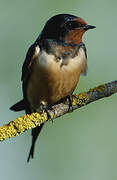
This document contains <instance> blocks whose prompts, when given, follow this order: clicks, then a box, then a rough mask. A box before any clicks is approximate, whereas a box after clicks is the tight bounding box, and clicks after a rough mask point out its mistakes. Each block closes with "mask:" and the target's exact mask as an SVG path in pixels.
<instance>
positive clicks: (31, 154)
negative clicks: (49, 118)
mask: <svg viewBox="0 0 117 180" xmlns="http://www.w3.org/2000/svg"><path fill="white" fill-rule="evenodd" d="M43 125H44V124H41V125H40V126H38V127H36V128H34V129H32V144H31V147H30V151H29V154H28V159H27V162H29V161H30V158H32V159H33V158H34V150H35V143H36V140H37V138H38V135H39V133H40V131H41V129H42V127H43Z"/></svg>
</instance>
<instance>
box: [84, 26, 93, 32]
mask: <svg viewBox="0 0 117 180" xmlns="http://www.w3.org/2000/svg"><path fill="white" fill-rule="evenodd" d="M94 28H96V27H95V26H92V25H85V26H84V27H83V29H84V30H86V31H87V30H89V29H94Z"/></svg>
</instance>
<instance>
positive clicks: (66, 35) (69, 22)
mask: <svg viewBox="0 0 117 180" xmlns="http://www.w3.org/2000/svg"><path fill="white" fill-rule="evenodd" d="M93 28H95V26H91V25H88V24H87V23H86V22H85V21H84V20H83V19H82V18H80V17H77V16H73V15H70V14H58V15H56V16H53V17H52V18H50V19H49V20H48V21H47V23H46V24H45V26H44V29H43V31H42V33H41V37H40V38H42V39H43V38H47V39H55V40H59V41H63V42H66V43H74V44H79V43H80V42H82V36H83V34H84V32H86V31H87V30H89V29H93Z"/></svg>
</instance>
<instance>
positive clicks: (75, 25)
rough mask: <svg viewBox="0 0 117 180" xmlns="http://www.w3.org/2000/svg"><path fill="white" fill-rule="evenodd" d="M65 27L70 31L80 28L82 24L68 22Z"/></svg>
mask: <svg viewBox="0 0 117 180" xmlns="http://www.w3.org/2000/svg"><path fill="white" fill-rule="evenodd" d="M66 27H67V28H68V29H70V30H72V29H75V28H79V27H82V24H81V23H79V22H77V21H68V22H67V24H66Z"/></svg>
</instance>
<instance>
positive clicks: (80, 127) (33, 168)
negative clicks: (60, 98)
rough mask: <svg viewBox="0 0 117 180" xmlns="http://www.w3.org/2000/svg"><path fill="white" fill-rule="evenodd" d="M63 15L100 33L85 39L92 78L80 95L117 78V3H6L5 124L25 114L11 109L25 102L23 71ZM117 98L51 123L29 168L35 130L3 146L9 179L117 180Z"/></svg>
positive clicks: (0, 158)
mask: <svg viewBox="0 0 117 180" xmlns="http://www.w3.org/2000/svg"><path fill="white" fill-rule="evenodd" d="M58 13H71V14H73V15H76V16H80V17H83V18H84V19H85V20H86V21H87V22H88V23H89V24H92V25H95V26H96V27H97V28H96V29H94V30H90V31H88V32H87V33H86V34H85V35H84V38H83V41H84V43H85V44H86V47H87V52H88V75H87V76H86V77H84V76H81V78H80V82H79V85H78V87H77V89H76V92H81V91H85V90H88V89H89V88H93V87H95V86H97V85H99V84H103V83H105V82H109V81H111V80H115V79H116V78H117V73H116V71H117V44H116V42H117V1H115V0H111V1H110V0H98V1H95V0H82V1H81V0H71V2H70V1H65V0H62V1H61V0H59V1H55V0H48V1H47V0H25V1H24V0H20V1H18V0H10V1H9V0H0V117H1V118H0V125H3V124H5V123H7V122H9V121H11V120H12V119H14V118H16V117H18V116H20V115H22V114H24V112H20V113H14V112H11V111H10V110H9V107H10V106H11V105H12V104H13V103H15V102H16V101H17V100H20V99H21V98H22V90H21V81H20V77H21V67H22V64H23V61H24V58H25V54H26V52H27V49H28V47H29V46H30V45H31V43H33V41H34V40H35V39H36V38H37V36H38V34H39V33H40V32H41V30H42V28H43V26H44V24H45V22H46V21H47V20H48V19H49V18H50V17H51V16H53V15H55V14H58ZM116 105H117V94H115V95H113V96H112V97H109V98H104V99H102V100H99V101H97V102H95V103H92V104H90V105H88V106H86V107H83V108H81V109H79V110H78V111H75V112H73V113H70V114H68V115H65V116H63V117H61V118H59V119H57V120H55V121H54V123H53V124H52V123H51V122H48V123H46V124H45V126H44V128H43V130H42V132H41V135H40V137H39V138H38V142H37V144H36V151H35V158H34V160H31V161H30V163H29V164H27V162H26V160H27V156H28V152H29V148H30V144H31V136H30V131H28V132H26V133H24V134H23V135H20V136H19V137H16V138H11V139H9V140H7V141H4V142H2V143H0V179H3V180H9V179H12V180H14V179H15V180H32V179H34V180H37V179H41V180H46V179H48V180H55V179H56V180H71V179H73V180H110V179H112V180H116V179H117V109H116V108H117V106H116Z"/></svg>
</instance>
